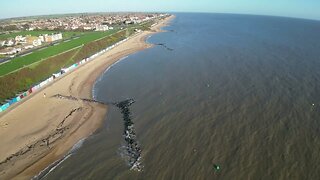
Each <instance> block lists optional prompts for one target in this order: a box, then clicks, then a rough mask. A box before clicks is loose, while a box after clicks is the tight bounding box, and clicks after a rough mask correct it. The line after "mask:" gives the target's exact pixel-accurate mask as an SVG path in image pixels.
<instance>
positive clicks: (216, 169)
mask: <svg viewBox="0 0 320 180" xmlns="http://www.w3.org/2000/svg"><path fill="white" fill-rule="evenodd" d="M213 168H214V170H215V171H219V170H220V169H221V168H220V166H219V165H217V164H214V165H213Z"/></svg>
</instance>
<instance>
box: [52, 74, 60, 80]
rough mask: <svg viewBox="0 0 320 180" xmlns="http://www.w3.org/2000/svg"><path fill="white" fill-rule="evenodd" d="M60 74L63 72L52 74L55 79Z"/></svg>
mask: <svg viewBox="0 0 320 180" xmlns="http://www.w3.org/2000/svg"><path fill="white" fill-rule="evenodd" d="M59 76H61V72H58V73H55V74H52V77H53V79H55V78H58V77H59Z"/></svg>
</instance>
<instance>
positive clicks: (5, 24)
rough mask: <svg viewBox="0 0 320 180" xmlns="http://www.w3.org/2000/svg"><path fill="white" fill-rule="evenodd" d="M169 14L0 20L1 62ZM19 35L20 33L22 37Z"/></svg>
mask: <svg viewBox="0 0 320 180" xmlns="http://www.w3.org/2000/svg"><path fill="white" fill-rule="evenodd" d="M164 16H166V14H158V13H152V14H145V13H116V14H73V15H65V16H62V15H60V16H57V17H54V16H53V17H52V16H48V17H47V16H43V17H28V18H18V19H6V20H2V21H0V59H3V58H13V57H15V56H16V55H17V54H19V53H23V52H30V51H32V49H37V47H38V48H39V47H42V46H46V45H49V44H52V43H54V42H58V41H62V40H64V39H66V40H67V39H70V38H77V36H78V35H79V34H81V32H82V33H85V32H91V31H99V32H104V31H110V30H113V29H114V28H125V27H126V26H128V25H134V24H139V23H143V22H146V21H149V20H152V19H155V18H159V17H164ZM19 32H21V33H20V34H19Z"/></svg>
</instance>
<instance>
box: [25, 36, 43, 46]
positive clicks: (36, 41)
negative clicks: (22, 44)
mask: <svg viewBox="0 0 320 180" xmlns="http://www.w3.org/2000/svg"><path fill="white" fill-rule="evenodd" d="M26 42H27V45H32V46H40V45H41V44H42V42H41V39H40V38H38V37H35V36H26Z"/></svg>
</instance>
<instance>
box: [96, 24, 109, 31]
mask: <svg viewBox="0 0 320 180" xmlns="http://www.w3.org/2000/svg"><path fill="white" fill-rule="evenodd" d="M108 30H109V27H108V25H98V26H96V31H108Z"/></svg>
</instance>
